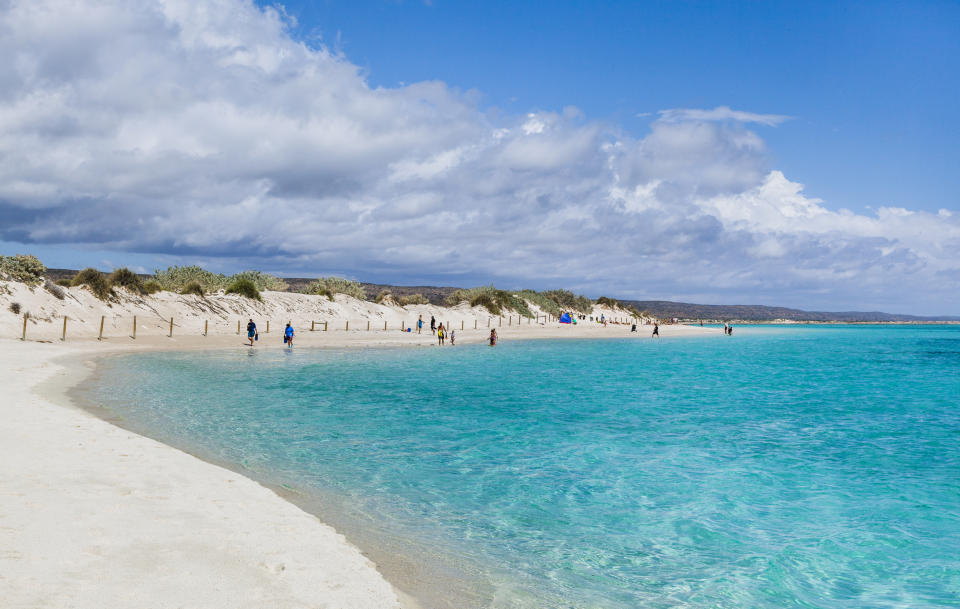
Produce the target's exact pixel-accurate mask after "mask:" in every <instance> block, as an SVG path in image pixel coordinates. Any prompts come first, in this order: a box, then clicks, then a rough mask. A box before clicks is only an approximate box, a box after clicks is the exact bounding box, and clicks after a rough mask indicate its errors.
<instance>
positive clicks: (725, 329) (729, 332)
mask: <svg viewBox="0 0 960 609" xmlns="http://www.w3.org/2000/svg"><path fill="white" fill-rule="evenodd" d="M723 333H724V334H726V335H727V336H733V326H732V325H730V324H723Z"/></svg>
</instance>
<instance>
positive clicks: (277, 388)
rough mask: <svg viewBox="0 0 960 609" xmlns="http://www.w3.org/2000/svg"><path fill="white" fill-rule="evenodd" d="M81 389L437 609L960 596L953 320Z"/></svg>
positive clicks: (559, 344)
mask: <svg viewBox="0 0 960 609" xmlns="http://www.w3.org/2000/svg"><path fill="white" fill-rule="evenodd" d="M132 378H135V379H137V382H136V383H131V382H130V379H132ZM87 391H89V392H90V393H92V395H90V396H89V397H90V398H92V399H94V400H97V401H100V402H102V403H105V404H106V405H107V406H108V408H109V411H110V412H111V413H112V415H113V416H115V417H117V418H119V419H121V424H123V425H126V426H128V427H130V428H132V429H135V430H138V431H141V432H145V433H146V434H147V435H150V436H153V437H155V438H157V439H160V440H161V441H165V442H167V443H170V444H173V445H175V446H179V447H182V448H186V449H188V450H191V451H193V452H195V453H196V454H199V455H201V456H203V457H206V458H209V459H212V460H215V461H218V462H221V463H227V464H232V465H233V466H234V467H236V468H238V469H239V470H240V471H242V472H244V473H246V474H247V475H250V476H251V477H254V478H256V479H258V480H261V481H264V482H267V483H270V484H273V485H276V486H283V487H286V488H288V489H291V490H292V491H293V492H294V496H295V497H298V498H299V500H300V502H301V503H303V504H305V505H308V506H314V507H315V508H316V509H317V510H318V511H319V512H320V514H319V515H320V516H321V518H322V519H324V520H328V521H331V522H332V523H334V524H335V525H336V526H338V528H341V529H342V530H344V531H345V532H346V534H347V535H348V537H349V538H350V539H352V540H354V541H356V542H357V543H358V544H359V545H360V546H361V548H363V549H365V550H366V551H368V552H369V553H370V554H371V555H372V556H373V557H374V559H375V560H377V561H378V562H380V563H381V564H383V565H384V570H385V572H386V574H387V576H388V578H393V579H394V581H396V580H398V579H399V580H407V581H406V583H405V584H402V585H401V587H405V586H406V587H408V588H409V589H412V590H413V591H414V592H415V593H419V594H420V595H421V596H422V598H424V599H425V604H426V605H427V606H428V607H429V606H448V607H461V608H462V607H474V606H479V607H497V608H502V607H511V608H524V609H526V608H554V607H556V608H559V607H563V608H573V607H576V608H628V607H629V608H634V607H651V608H660V607H663V608H666V607H691V608H694V607H695V608H701V607H702V608H706V607H711V608H719V607H743V608H767V607H769V608H774V607H775V608H778V609H780V608H783V607H824V608H826V607H844V608H848V607H857V608H860V607H871V608H872V607H877V608H879V607H910V608H926V607H960V326H894V327H885V326H869V327H822V326H816V327H806V326H802V327H744V326H740V327H737V328H736V331H735V333H734V336H732V337H723V336H721V335H719V334H718V335H716V336H710V337H704V338H684V339H672V340H671V339H661V340H658V341H657V340H650V339H642V340H637V339H620V340H603V341H585V340H584V341H529V342H510V341H504V342H502V343H501V344H500V345H499V346H497V347H496V348H494V349H491V348H489V347H486V346H479V345H477V346H458V347H455V348H450V347H447V348H442V349H441V348H421V349H379V350H376V349H370V350H344V351H326V350H306V349H297V350H295V352H294V353H285V352H283V351H282V349H281V348H280V347H279V345H278V346H277V347H276V348H265V347H264V346H260V347H258V348H257V349H256V350H254V351H248V350H246V349H242V348H238V349H237V350H236V351H230V352H208V353H154V354H138V355H131V356H125V357H118V358H111V359H108V360H106V361H105V362H103V364H102V365H101V374H100V375H99V379H98V380H97V381H96V382H95V384H94V385H93V386H91V387H90V388H89V389H88V390H87ZM378 552H379V554H378ZM431 587H432V590H433V592H432V594H427V593H426V592H425V590H427V589H430V588H431Z"/></svg>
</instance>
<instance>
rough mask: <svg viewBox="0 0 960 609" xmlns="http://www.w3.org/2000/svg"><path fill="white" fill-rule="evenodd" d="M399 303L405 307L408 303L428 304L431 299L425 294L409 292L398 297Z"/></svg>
mask: <svg viewBox="0 0 960 609" xmlns="http://www.w3.org/2000/svg"><path fill="white" fill-rule="evenodd" d="M397 304H399V305H400V306H401V307H405V306H407V305H427V304H430V301H429V300H427V298H426V297H425V296H424V295H423V294H408V295H407V296H400V297H399V298H397Z"/></svg>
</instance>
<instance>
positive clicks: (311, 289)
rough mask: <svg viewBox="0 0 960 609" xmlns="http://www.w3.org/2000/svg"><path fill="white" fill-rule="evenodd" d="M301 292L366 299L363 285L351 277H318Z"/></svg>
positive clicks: (331, 296)
mask: <svg viewBox="0 0 960 609" xmlns="http://www.w3.org/2000/svg"><path fill="white" fill-rule="evenodd" d="M302 293H303V294H313V295H315V296H326V297H327V298H329V299H330V300H333V296H334V295H335V294H346V295H347V296H352V297H354V298H356V299H357V300H366V299H367V293H366V291H365V290H364V289H363V286H362V285H360V284H359V283H358V282H356V281H353V280H351V279H344V278H343V277H320V278H318V279H317V280H316V281H314V282H313V283H311V284H309V285H307V287H305V288H304V289H303V290H302Z"/></svg>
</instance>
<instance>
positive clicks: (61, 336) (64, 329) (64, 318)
mask: <svg viewBox="0 0 960 609" xmlns="http://www.w3.org/2000/svg"><path fill="white" fill-rule="evenodd" d="M60 340H67V316H66V315H64V316H63V334H61V335H60Z"/></svg>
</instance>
